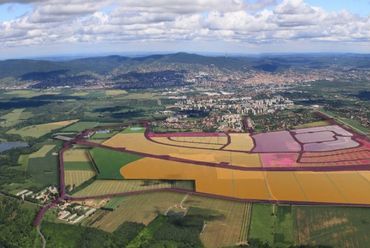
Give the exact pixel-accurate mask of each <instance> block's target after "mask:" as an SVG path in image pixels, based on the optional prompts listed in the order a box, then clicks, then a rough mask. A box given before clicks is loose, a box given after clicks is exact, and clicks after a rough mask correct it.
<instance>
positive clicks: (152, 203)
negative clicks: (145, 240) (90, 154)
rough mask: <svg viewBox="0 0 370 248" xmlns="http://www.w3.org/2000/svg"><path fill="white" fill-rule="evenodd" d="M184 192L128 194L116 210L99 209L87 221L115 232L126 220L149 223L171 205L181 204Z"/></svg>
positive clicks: (91, 224)
mask: <svg viewBox="0 0 370 248" xmlns="http://www.w3.org/2000/svg"><path fill="white" fill-rule="evenodd" d="M183 197H184V194H178V193H171V192H156V193H147V194H145V193H144V194H140V195H133V196H126V197H125V198H124V200H123V201H122V202H121V203H120V205H119V207H118V208H116V209H115V210H114V211H102V210H101V211H98V212H97V213H96V214H94V215H93V216H91V217H89V220H88V221H87V222H86V223H87V225H89V226H91V227H96V228H99V229H102V230H105V231H108V232H113V231H114V230H116V229H117V228H118V227H119V225H121V224H122V223H124V222H127V221H132V222H137V223H143V224H145V225H148V224H149V223H150V222H151V221H152V220H154V219H155V218H156V217H157V215H158V214H160V213H161V214H163V213H164V212H165V211H166V210H167V209H168V208H169V207H171V206H173V205H175V204H179V203H180V202H181V200H182V199H183Z"/></svg>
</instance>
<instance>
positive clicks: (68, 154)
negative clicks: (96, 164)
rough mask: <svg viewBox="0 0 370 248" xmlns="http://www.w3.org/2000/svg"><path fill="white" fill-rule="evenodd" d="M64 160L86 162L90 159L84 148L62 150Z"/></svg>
mask: <svg viewBox="0 0 370 248" xmlns="http://www.w3.org/2000/svg"><path fill="white" fill-rule="evenodd" d="M63 155H64V156H63V157H64V161H65V162H86V161H90V159H89V156H88V153H87V150H86V149H69V150H67V151H65V152H64V154H63Z"/></svg>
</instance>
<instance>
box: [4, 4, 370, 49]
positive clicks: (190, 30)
mask: <svg viewBox="0 0 370 248" xmlns="http://www.w3.org/2000/svg"><path fill="white" fill-rule="evenodd" d="M4 2H12V1H1V0H0V3H4ZM15 2H27V3H29V2H32V4H33V6H34V9H33V11H31V12H30V13H27V14H26V15H25V16H22V17H20V18H18V19H14V20H11V21H4V22H2V23H0V48H1V47H3V48H4V47H11V46H25V45H29V44H43V45H45V46H47V45H48V44H55V43H59V44H66V45H67V44H72V43H80V42H82V43H99V42H105V43H107V42H108V43H109V42H112V43H117V42H125V41H186V40H196V41H199V40H203V41H210V40H218V41H224V42H229V41H233V42H239V43H246V44H258V43H271V44H274V43H281V42H289V41H294V40H304V41H312V42H316V41H325V42H370V17H367V18H364V17H359V16H356V15H353V14H351V13H349V12H347V11H341V12H328V11H326V10H324V9H322V8H320V7H317V6H311V5H309V4H307V3H305V2H304V1H303V0H283V1H281V2H280V3H277V1H275V0H261V1H243V0H192V1H190V0H141V1H137V0H126V1H114V0H91V1H83V0H47V1H42V2H39V1H31V0H30V1H15Z"/></svg>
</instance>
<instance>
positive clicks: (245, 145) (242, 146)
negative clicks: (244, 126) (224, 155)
mask: <svg viewBox="0 0 370 248" xmlns="http://www.w3.org/2000/svg"><path fill="white" fill-rule="evenodd" d="M229 135H230V144H229V145H227V146H226V147H225V148H224V149H225V150H232V151H246V152H248V151H251V150H252V149H253V147H254V143H253V139H252V138H251V137H250V135H249V134H246V133H230V134H229Z"/></svg>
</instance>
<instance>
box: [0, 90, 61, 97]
mask: <svg viewBox="0 0 370 248" xmlns="http://www.w3.org/2000/svg"><path fill="white" fill-rule="evenodd" d="M5 94H6V95H9V96H13V97H14V96H16V97H24V98H31V97H35V96H41V95H44V94H46V92H42V91H35V90H11V91H6V92H5ZM47 94H57V93H56V92H47Z"/></svg>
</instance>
